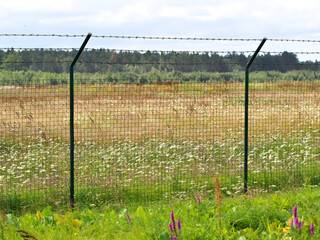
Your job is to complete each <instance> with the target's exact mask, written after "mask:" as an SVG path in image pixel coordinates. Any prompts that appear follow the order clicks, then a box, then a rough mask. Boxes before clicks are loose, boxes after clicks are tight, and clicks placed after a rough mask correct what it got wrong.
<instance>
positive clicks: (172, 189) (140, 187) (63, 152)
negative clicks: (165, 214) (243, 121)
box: [0, 132, 320, 211]
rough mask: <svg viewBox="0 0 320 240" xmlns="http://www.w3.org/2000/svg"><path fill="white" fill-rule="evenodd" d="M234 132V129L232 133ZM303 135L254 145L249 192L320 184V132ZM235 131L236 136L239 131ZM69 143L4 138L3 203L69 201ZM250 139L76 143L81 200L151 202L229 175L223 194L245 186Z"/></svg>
mask: <svg viewBox="0 0 320 240" xmlns="http://www.w3.org/2000/svg"><path fill="white" fill-rule="evenodd" d="M230 134H231V133H230ZM300 134H301V138H300V137H299V138H295V139H294V140H292V139H293V136H288V135H281V134H278V135H273V136H271V137H269V138H267V137H265V138H263V139H260V140H257V141H256V142H255V145H254V146H252V147H251V148H250V152H249V153H250V156H249V160H250V162H249V182H248V184H249V191H250V193H252V194H256V193H258V192H265V191H269V190H272V191H279V190H283V189H286V188H287V186H288V185H290V186H303V185H304V184H311V185H315V184H319V183H320V178H319V176H318V173H317V168H316V166H318V165H319V161H320V150H319V134H318V132H316V133H301V132H300ZM231 135H232V134H231ZM68 147H69V144H68V143H66V142H64V141H61V140H52V141H45V140H44V139H42V138H39V139H34V140H33V141H30V142H29V143H28V144H22V143H19V142H10V141H0V149H1V151H2V152H3V153H4V154H2V155H1V156H0V163H1V169H0V176H2V181H1V184H0V188H1V190H2V193H0V203H1V204H0V205H1V206H2V208H5V209H6V210H7V211H23V210H24V208H25V207H26V208H29V209H30V207H31V206H32V207H33V208H39V207H44V205H47V204H48V203H50V205H51V206H53V207H61V206H65V205H67V204H68V191H69V189H68V187H69V154H68V151H69V149H68ZM242 148H243V142H240V141H238V139H236V138H235V139H232V138H228V140H226V141H224V142H207V141H203V140H190V139H180V140H175V141H173V140H159V139H149V140H146V141H144V142H137V141H133V140H130V139H127V140H123V141H114V142H113V143H112V144H111V143H109V142H101V141H100V142H95V141H93V142H88V141H84V142H78V143H77V144H76V148H75V156H76V158H75V187H76V189H75V196H76V204H77V206H78V207H79V206H82V205H88V204H92V205H95V206H98V205H100V204H101V203H103V202H110V203H111V202H117V203H129V202H140V203H142V202H148V201H159V200H166V201H170V200H172V196H178V197H179V198H184V197H186V198H188V197H190V196H194V195H195V194H196V193H203V194H210V193H212V192H214V185H213V182H212V177H214V176H215V175H217V174H218V175H219V176H221V182H222V185H223V189H222V191H223V193H224V194H226V195H234V194H235V195H237V194H239V193H241V192H242V191H243V151H242Z"/></svg>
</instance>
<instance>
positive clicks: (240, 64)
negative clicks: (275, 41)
mask: <svg viewBox="0 0 320 240" xmlns="http://www.w3.org/2000/svg"><path fill="white" fill-rule="evenodd" d="M75 55H76V50H73V51H55V50H44V49H38V50H22V51H19V52H16V51H14V50H13V49H9V50H8V51H0V65H1V64H2V68H3V69H6V70H24V69H26V70H31V71H43V72H53V73H66V72H68V70H69V65H70V63H71V61H72V59H73V58H74V56H75ZM250 57H251V56H246V55H244V54H236V53H230V54H227V55H225V56H222V55H218V54H215V53H210V54H209V53H188V52H169V53H159V52H150V51H147V52H145V53H140V52H125V51H120V52H114V51H110V50H105V49H94V50H88V51H84V52H83V53H82V56H81V59H83V60H85V63H81V61H80V62H79V63H78V64H77V71H79V72H83V73H85V72H86V73H95V72H131V73H146V72H153V71H154V70H156V71H160V72H176V71H178V72H183V73H187V72H199V71H200V72H237V71H241V70H243V69H244V67H245V65H246V63H247V62H248V60H249V58H250ZM8 62H10V64H8ZM118 63H121V64H118ZM255 63H257V64H255V65H253V66H252V70H255V71H271V70H272V71H280V72H287V71H291V70H303V69H304V70H308V69H310V70H314V71H317V70H318V69H319V64H318V62H314V63H313V62H307V63H308V64H304V63H303V62H299V60H298V58H297V55H296V54H294V53H290V52H283V53H281V54H277V55H271V54H265V55H262V56H258V57H257V59H256V61H255Z"/></svg>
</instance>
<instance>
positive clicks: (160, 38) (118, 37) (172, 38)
mask: <svg viewBox="0 0 320 240" xmlns="http://www.w3.org/2000/svg"><path fill="white" fill-rule="evenodd" d="M86 36H87V35H85V34H35V33H31V34H24V33H22V34H20V33H2V34H0V37H59V38H80V37H81V38H83V37H86ZM92 37H93V38H114V39H140V40H180V41H241V42H249V41H262V39H261V38H212V37H165V36H163V37H161V36H160V37H159V36H125V35H92ZM268 41H272V42H306V43H320V40H315V39H314V40H312V39H281V38H269V39H268Z"/></svg>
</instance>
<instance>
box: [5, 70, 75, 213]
mask: <svg viewBox="0 0 320 240" xmlns="http://www.w3.org/2000/svg"><path fill="white" fill-rule="evenodd" d="M47 80H48V79H41V80H40V81H39V82H38V83H37V84H29V83H28V80H27V78H24V77H20V78H16V77H14V76H12V75H10V74H8V76H7V78H5V77H4V76H3V75H2V78H1V83H2V84H1V87H0V102H1V103H0V112H1V114H0V121H1V128H0V134H1V144H0V149H1V155H0V166H1V168H0V177H1V181H0V206H1V208H4V209H6V208H8V209H16V210H22V209H23V208H26V207H30V206H32V205H37V204H39V203H43V204H50V205H60V204H66V203H67V193H68V189H67V185H68V180H69V178H68V166H69V165H68V159H69V158H68V156H69V152H68V149H69V144H68V143H67V142H66V141H64V139H66V138H68V129H69V124H68V117H69V111H68V107H69V102H68V95H67V94H66V92H67V89H68V86H67V85H45V83H46V81H47ZM51 80H52V79H51Z"/></svg>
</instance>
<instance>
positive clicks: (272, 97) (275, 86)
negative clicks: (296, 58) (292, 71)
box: [249, 72, 320, 191]
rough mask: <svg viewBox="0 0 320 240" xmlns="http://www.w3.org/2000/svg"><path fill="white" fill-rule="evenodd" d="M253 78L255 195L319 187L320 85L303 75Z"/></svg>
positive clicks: (251, 157)
mask: <svg viewBox="0 0 320 240" xmlns="http://www.w3.org/2000/svg"><path fill="white" fill-rule="evenodd" d="M276 75H277V73H276V72H273V73H272V72H260V73H259V74H255V75H254V77H252V78H250V97H249V99H250V102H249V103H250V105H249V109H250V110H249V136H250V140H249V141H250V142H249V146H250V153H249V186H250V187H251V189H252V190H254V191H267V190H279V189H288V188H290V187H291V188H293V187H297V186H303V185H315V184H318V183H319V173H318V167H319V164H320V152H319V143H320V139H319V138H320V134H319V131H320V118H319V115H320V105H319V103H320V82H319V80H318V79H312V77H311V78H310V77H307V76H304V75H303V72H301V75H300V77H299V79H294V78H292V77H290V76H288V77H287V78H279V77H278V76H276Z"/></svg>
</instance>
